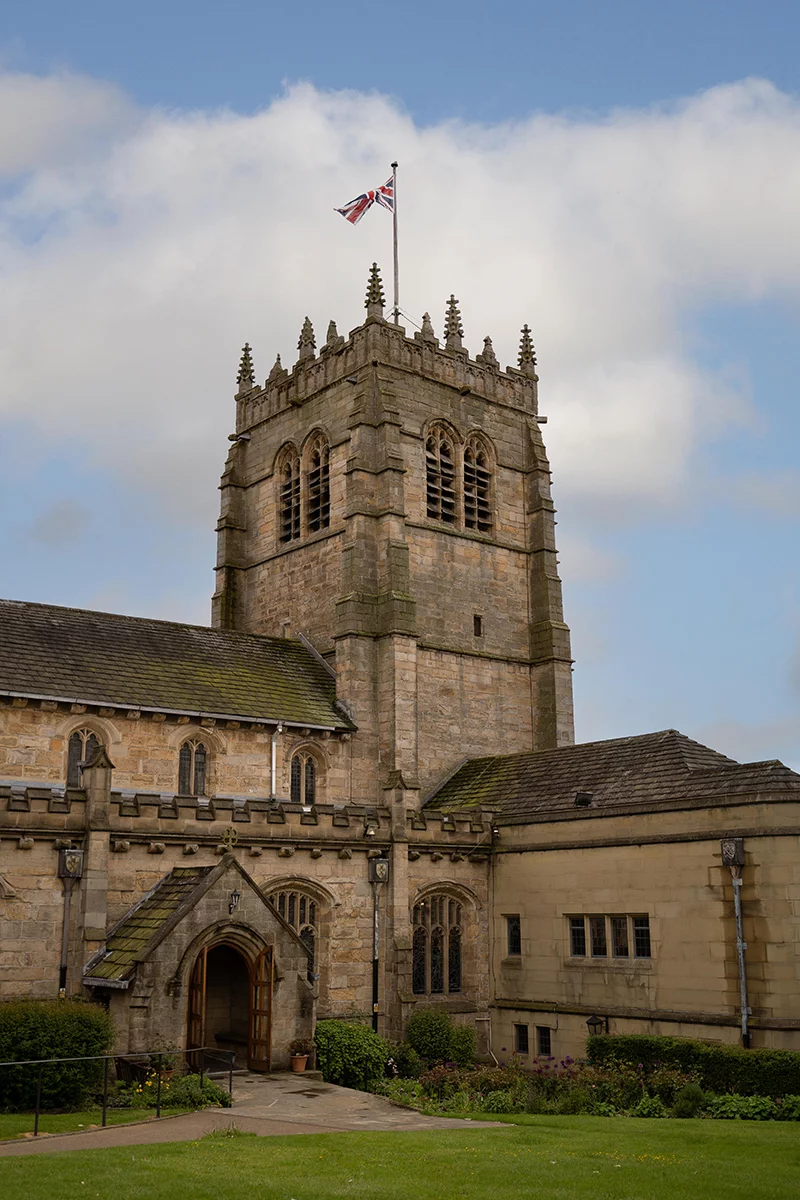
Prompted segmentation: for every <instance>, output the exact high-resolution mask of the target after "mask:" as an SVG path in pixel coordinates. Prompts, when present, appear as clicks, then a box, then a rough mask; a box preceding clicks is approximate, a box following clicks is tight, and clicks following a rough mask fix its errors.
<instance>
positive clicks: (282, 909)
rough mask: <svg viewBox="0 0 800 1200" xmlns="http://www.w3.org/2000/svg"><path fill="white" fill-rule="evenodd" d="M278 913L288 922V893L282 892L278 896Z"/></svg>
mask: <svg viewBox="0 0 800 1200" xmlns="http://www.w3.org/2000/svg"><path fill="white" fill-rule="evenodd" d="M278 912H279V913H280V914H281V916H282V917H283V919H284V920H286V892H280V894H279V895H278Z"/></svg>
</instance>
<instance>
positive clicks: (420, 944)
mask: <svg viewBox="0 0 800 1200" xmlns="http://www.w3.org/2000/svg"><path fill="white" fill-rule="evenodd" d="M412 925H413V928H414V933H413V942H412V964H411V988H412V991H413V992H414V994H415V995H416V996H426V995H430V996H436V995H444V994H449V995H456V994H457V993H459V992H460V991H461V947H462V913H461V905H460V904H459V902H458V901H457V900H454V899H453V898H452V897H451V896H427V897H426V898H425V899H424V900H421V901H420V902H419V903H418V904H415V905H414V911H413V914H412Z"/></svg>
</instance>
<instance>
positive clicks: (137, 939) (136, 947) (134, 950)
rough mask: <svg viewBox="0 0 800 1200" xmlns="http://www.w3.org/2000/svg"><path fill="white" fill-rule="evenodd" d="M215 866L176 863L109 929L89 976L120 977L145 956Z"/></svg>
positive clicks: (88, 970)
mask: <svg viewBox="0 0 800 1200" xmlns="http://www.w3.org/2000/svg"><path fill="white" fill-rule="evenodd" d="M213 870H214V867H175V869H174V870H173V871H170V873H169V875H166V876H165V877H164V878H163V879H162V880H160V881H159V882H158V883H157V884H156V886H155V887H154V888H153V890H152V891H151V892H148V894H147V895H146V896H145V897H144V899H143V900H142V901H140V903H139V904H137V905H135V906H134V907H133V908H132V909H131V910H130V912H129V913H127V914H126V915H125V916H124V917H123V918H122V920H121V921H120V922H119V924H118V925H116V926H115V927H114V929H112V931H111V933H110V935H109V936H108V938H107V939H106V944H105V947H104V948H103V950H102V951H101V954H100V956H98V957H99V961H98V959H92V961H91V962H90V963H88V964H87V967H86V975H87V977H88V978H91V979H108V980H112V981H119V980H123V979H125V978H126V976H128V975H129V974H130V973H131V971H132V970H133V969H134V967H135V966H136V964H137V963H138V962H140V961H141V960H142V958H144V956H145V953H146V951H147V947H148V946H149V945H150V944H151V942H153V941H154V939H156V938H158V936H159V934H160V933H161V932H162V930H163V928H164V926H165V925H166V923H167V921H169V920H170V918H171V917H174V916H175V914H176V912H177V911H178V909H179V908H180V907H181V905H182V904H183V903H184V902H185V901H186V900H187V899H188V898H189V896H190V895H191V894H192V892H193V891H194V890H195V888H196V887H197V885H198V884H199V883H200V881H201V880H202V879H203V878H204V877H205V876H206V875H208V874H209V873H210V872H211V871H213Z"/></svg>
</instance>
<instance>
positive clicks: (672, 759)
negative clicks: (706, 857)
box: [425, 729, 800, 821]
mask: <svg viewBox="0 0 800 1200" xmlns="http://www.w3.org/2000/svg"><path fill="white" fill-rule="evenodd" d="M765 791H768V792H770V793H775V792H795V793H797V796H798V798H799V799H800V775H798V774H796V773H795V772H794V771H792V770H790V768H789V767H786V766H784V764H783V763H781V762H777V761H770V762H760V763H737V762H736V761H735V760H734V759H732V758H727V757H726V756H725V755H724V754H720V753H718V752H717V751H716V750H712V749H710V747H708V746H703V745H701V744H700V743H699V742H695V741H693V740H692V739H691V738H688V737H686V735H685V734H682V733H679V732H678V731H677V730H676V729H666V730H662V731H661V732H659V733H648V734H643V735H641V736H639V737H629V738H615V739H612V740H609V741H603V742H584V743H579V744H578V745H575V746H562V747H559V748H558V749H556V750H539V751H534V752H529V753H525V754H508V755H497V756H492V757H487V758H474V759H471V760H470V761H469V762H466V763H464V765H463V766H461V767H460V768H459V769H458V770H457V771H456V772H455V773H454V774H453V775H451V776H450V778H449V779H447V780H446V781H445V782H444V783H443V784H442V785H441V787H440V788H438V790H436V791H435V792H434V793H433V794H432V795H431V796H430V797H429V798H428V800H427V801H426V804H425V807H426V808H430V809H434V810H436V811H442V812H457V811H460V810H469V809H473V808H480V809H486V810H489V811H492V812H495V813H496V814H497V815H498V818H499V819H500V820H503V819H506V820H509V821H518V820H524V819H526V818H529V819H535V818H536V817H537V816H546V815H547V814H555V813H567V812H569V813H572V814H574V815H576V816H577V815H581V816H591V815H593V814H597V813H598V810H600V811H601V812H602V810H604V809H605V810H608V809H616V808H618V807H620V806H622V807H636V806H642V805H648V804H656V805H666V804H669V803H670V802H675V801H686V800H696V801H699V802H702V801H708V800H714V799H719V800H720V801H722V800H725V799H726V798H731V797H735V796H743V795H753V794H758V793H763V792H765ZM577 792H589V793H591V795H592V801H591V807H589V808H584V809H580V808H576V805H575V795H576V793H577Z"/></svg>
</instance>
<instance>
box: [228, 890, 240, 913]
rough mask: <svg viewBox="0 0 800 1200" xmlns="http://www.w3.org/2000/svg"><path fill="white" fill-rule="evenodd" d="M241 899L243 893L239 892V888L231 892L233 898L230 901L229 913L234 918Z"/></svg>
mask: <svg viewBox="0 0 800 1200" xmlns="http://www.w3.org/2000/svg"><path fill="white" fill-rule="evenodd" d="M241 898H242V893H241V892H240V891H239V889H238V888H234V889H233V891H232V892H231V898H230V900H229V901H228V912H229V913H230V915H231V916H233V914H234V913H235V912H236V909H237V908H238V907H239V901H240V900H241Z"/></svg>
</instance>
